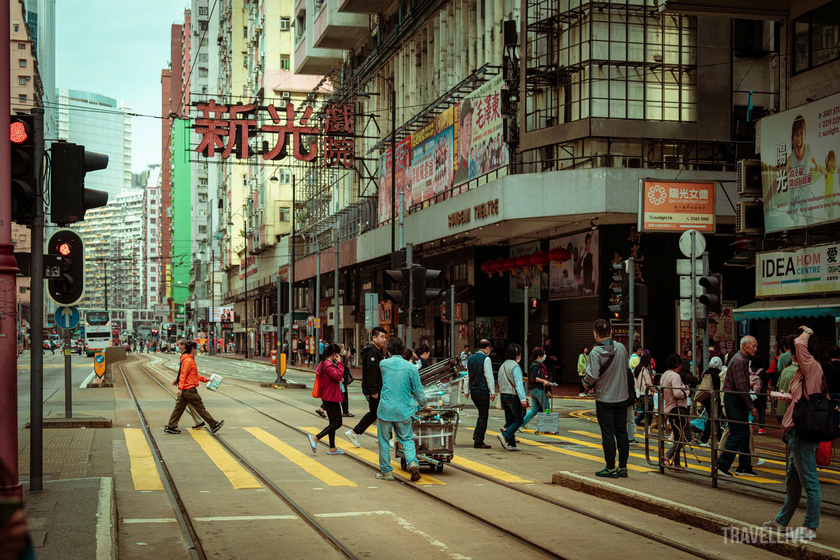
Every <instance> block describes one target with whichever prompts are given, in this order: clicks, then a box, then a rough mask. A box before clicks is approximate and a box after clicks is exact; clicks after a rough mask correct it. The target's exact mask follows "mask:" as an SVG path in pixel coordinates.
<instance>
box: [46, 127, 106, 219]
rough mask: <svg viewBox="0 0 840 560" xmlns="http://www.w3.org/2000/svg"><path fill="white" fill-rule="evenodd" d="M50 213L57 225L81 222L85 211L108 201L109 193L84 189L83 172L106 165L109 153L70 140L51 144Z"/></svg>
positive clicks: (103, 167)
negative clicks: (89, 149) (87, 148)
mask: <svg viewBox="0 0 840 560" xmlns="http://www.w3.org/2000/svg"><path fill="white" fill-rule="evenodd" d="M51 151H52V160H51V161H52V181H51V186H50V197H51V198H50V214H51V219H52V221H53V223H56V224H58V225H60V226H65V225H67V224H72V223H75V222H81V221H83V220H84V219H85V211H86V210H89V209H91V208H98V207H99V206H105V205H106V204H108V193H107V192H105V191H98V190H95V189H86V188H85V174H86V173H87V172H88V171H96V170H98V169H105V168H106V167H108V156H107V155H105V154H98V153H96V152H89V151H87V150H85V147H84V146H79V145H76V144H72V143H70V142H56V143H54V144H53V145H52V148H51Z"/></svg>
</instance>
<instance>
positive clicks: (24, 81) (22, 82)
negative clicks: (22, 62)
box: [18, 76, 26, 86]
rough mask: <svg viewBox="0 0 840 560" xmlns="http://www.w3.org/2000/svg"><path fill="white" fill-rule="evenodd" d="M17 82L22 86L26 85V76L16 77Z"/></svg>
mask: <svg viewBox="0 0 840 560" xmlns="http://www.w3.org/2000/svg"><path fill="white" fill-rule="evenodd" d="M18 83H19V84H20V85H22V86H25V85H26V76H21V77H20V78H18Z"/></svg>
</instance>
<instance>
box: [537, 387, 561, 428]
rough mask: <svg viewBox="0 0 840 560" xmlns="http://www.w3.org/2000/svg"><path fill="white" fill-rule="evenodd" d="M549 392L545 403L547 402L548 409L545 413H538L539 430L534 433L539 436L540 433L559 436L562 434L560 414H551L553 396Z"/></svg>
mask: <svg viewBox="0 0 840 560" xmlns="http://www.w3.org/2000/svg"><path fill="white" fill-rule="evenodd" d="M550 391H551V390H550V389H549V391H547V392H546V395H545V402H546V407H547V408H546V409H545V412H538V413H537V429H536V431H535V432H534V433H535V434H538V433H540V432H542V433H544V434H559V433H560V414H559V413H557V412H551V394H550Z"/></svg>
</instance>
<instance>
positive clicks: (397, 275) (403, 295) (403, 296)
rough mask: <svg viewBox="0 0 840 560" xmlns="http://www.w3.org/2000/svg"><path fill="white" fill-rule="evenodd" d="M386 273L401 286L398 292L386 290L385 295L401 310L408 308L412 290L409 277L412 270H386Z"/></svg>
mask: <svg viewBox="0 0 840 560" xmlns="http://www.w3.org/2000/svg"><path fill="white" fill-rule="evenodd" d="M385 273H386V274H387V275H388V276H390V277H391V278H392V279H393V280H394V281H395V282H396V283H397V284H398V286H399V289H398V290H385V295H386V296H387V297H388V298H389V299H390V300H392V301H394V302H396V303H397V305H398V306H399V307H400V309H404V308H406V307H407V306H408V293H409V289H410V285H409V281H410V278H409V275H410V274H411V269H409V268H401V269H399V270H386V271H385Z"/></svg>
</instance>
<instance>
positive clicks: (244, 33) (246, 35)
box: [242, 25, 248, 39]
mask: <svg viewBox="0 0 840 560" xmlns="http://www.w3.org/2000/svg"><path fill="white" fill-rule="evenodd" d="M242 36H243V37H244V38H246V39H247V38H248V26H247V25H246V26H245V27H243V28H242Z"/></svg>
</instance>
